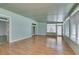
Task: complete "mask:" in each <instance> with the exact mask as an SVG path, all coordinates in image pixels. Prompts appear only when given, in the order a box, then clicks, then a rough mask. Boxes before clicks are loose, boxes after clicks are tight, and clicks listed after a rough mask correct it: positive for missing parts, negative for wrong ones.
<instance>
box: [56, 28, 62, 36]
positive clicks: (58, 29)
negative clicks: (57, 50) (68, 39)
mask: <svg viewBox="0 0 79 59" xmlns="http://www.w3.org/2000/svg"><path fill="white" fill-rule="evenodd" d="M57 35H62V26H57Z"/></svg>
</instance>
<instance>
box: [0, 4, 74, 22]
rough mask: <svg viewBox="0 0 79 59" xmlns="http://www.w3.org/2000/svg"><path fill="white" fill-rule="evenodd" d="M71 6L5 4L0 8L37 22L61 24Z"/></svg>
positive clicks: (0, 5)
mask: <svg viewBox="0 0 79 59" xmlns="http://www.w3.org/2000/svg"><path fill="white" fill-rule="evenodd" d="M73 5H74V4H72V3H6V4H0V7H2V8H4V9H7V10H10V11H12V12H15V13H18V14H21V15H23V16H26V17H30V18H32V19H34V20H36V21H39V22H55V21H59V22H61V21H63V18H64V17H65V16H66V15H67V14H68V12H69V10H70V9H71V8H72V6H73Z"/></svg>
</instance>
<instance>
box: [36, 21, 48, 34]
mask: <svg viewBox="0 0 79 59" xmlns="http://www.w3.org/2000/svg"><path fill="white" fill-rule="evenodd" d="M37 26H38V31H37V35H46V31H47V24H46V23H40V22H38V24H37Z"/></svg>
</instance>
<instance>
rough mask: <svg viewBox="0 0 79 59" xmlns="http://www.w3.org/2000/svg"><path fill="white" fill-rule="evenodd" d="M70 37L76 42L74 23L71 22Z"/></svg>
mask: <svg viewBox="0 0 79 59" xmlns="http://www.w3.org/2000/svg"><path fill="white" fill-rule="evenodd" d="M71 39H72V40H73V41H74V42H76V25H75V24H71Z"/></svg>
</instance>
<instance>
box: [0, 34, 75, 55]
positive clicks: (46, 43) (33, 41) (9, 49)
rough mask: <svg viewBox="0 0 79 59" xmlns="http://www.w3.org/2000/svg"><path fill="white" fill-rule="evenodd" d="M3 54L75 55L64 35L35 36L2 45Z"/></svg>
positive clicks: (1, 51)
mask: <svg viewBox="0 0 79 59" xmlns="http://www.w3.org/2000/svg"><path fill="white" fill-rule="evenodd" d="M0 54H1V55H75V53H74V52H73V50H72V49H71V48H70V47H69V45H68V44H67V43H66V42H65V41H64V40H63V39H62V37H52V36H33V37H32V38H29V39H24V40H20V41H17V42H14V43H5V44H3V45H0Z"/></svg>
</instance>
